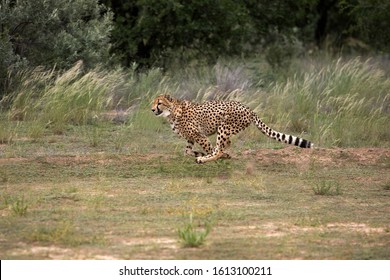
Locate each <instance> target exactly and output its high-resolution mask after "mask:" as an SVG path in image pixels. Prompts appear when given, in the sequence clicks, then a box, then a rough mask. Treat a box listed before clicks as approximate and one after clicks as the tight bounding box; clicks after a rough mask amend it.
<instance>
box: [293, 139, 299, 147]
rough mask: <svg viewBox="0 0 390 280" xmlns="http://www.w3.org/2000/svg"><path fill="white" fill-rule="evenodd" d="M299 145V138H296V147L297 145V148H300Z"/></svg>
mask: <svg viewBox="0 0 390 280" xmlns="http://www.w3.org/2000/svg"><path fill="white" fill-rule="evenodd" d="M298 144H299V138H298V137H297V138H295V143H294V145H295V146H298Z"/></svg>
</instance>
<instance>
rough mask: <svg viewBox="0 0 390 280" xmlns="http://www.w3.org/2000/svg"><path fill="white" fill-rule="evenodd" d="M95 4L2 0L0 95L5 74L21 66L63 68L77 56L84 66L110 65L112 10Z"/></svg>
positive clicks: (88, 1)
mask: <svg viewBox="0 0 390 280" xmlns="http://www.w3.org/2000/svg"><path fill="white" fill-rule="evenodd" d="M98 2H99V1H97V0H75V1H68V0H34V1H30V0H19V1H11V0H2V2H1V5H0V18H1V20H2V23H1V31H0V74H1V75H0V77H2V80H0V90H2V91H1V92H0V98H1V97H2V96H3V95H4V92H5V91H9V89H8V87H7V86H8V81H7V79H8V78H3V77H7V76H9V75H12V74H13V73H15V71H16V72H17V71H19V70H21V69H23V68H24V67H25V66H30V67H36V66H44V67H46V68H53V67H54V66H55V67H56V68H57V69H58V68H59V69H67V68H70V67H71V66H72V65H73V64H74V63H76V62H77V61H78V60H83V61H84V64H85V65H86V66H88V67H94V66H96V65H97V64H103V63H108V61H109V60H110V53H109V51H110V46H111V45H110V38H109V35H110V32H111V29H112V18H113V14H112V13H111V12H110V11H108V10H107V9H106V8H105V7H104V6H102V5H99V3H98ZM21 66H23V67H21ZM7 73H8V74H7Z"/></svg>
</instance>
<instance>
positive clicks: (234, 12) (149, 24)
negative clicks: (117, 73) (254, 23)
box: [103, 0, 249, 65]
mask: <svg viewBox="0 0 390 280" xmlns="http://www.w3.org/2000/svg"><path fill="white" fill-rule="evenodd" d="M103 2H105V3H107V4H110V6H111V8H112V10H113V11H114V13H115V23H116V25H115V29H114V30H113V34H112V38H113V43H114V48H113V51H114V53H116V54H119V55H120V56H121V58H122V61H123V62H124V64H125V65H130V64H131V63H132V62H134V61H137V62H139V63H141V64H143V65H152V64H158V65H165V63H166V62H167V61H169V60H171V59H172V58H179V59H185V58H189V59H191V58H197V59H202V58H203V59H207V60H215V58H216V57H218V56H219V55H220V54H225V55H231V54H237V53H240V51H241V49H242V47H243V43H244V41H245V40H246V39H247V38H246V36H247V35H248V28H249V25H248V22H249V18H248V13H247V10H246V9H245V7H244V6H243V5H242V4H241V3H240V2H237V1H234V0H220V1H214V0H198V1H193V2H188V1H184V0H163V1H162V0H137V1H121V0H112V1H103Z"/></svg>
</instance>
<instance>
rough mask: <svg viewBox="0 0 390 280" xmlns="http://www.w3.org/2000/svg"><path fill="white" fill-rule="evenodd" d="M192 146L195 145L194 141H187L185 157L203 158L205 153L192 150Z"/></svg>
mask: <svg viewBox="0 0 390 280" xmlns="http://www.w3.org/2000/svg"><path fill="white" fill-rule="evenodd" d="M194 144H195V143H194V141H192V140H187V146H186V149H185V151H184V153H185V154H187V155H190V156H194V157H201V156H205V153H202V152H198V151H194V150H193V147H194Z"/></svg>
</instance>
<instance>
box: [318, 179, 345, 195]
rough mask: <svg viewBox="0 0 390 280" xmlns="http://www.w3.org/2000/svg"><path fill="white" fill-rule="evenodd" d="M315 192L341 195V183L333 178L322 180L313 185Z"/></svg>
mask: <svg viewBox="0 0 390 280" xmlns="http://www.w3.org/2000/svg"><path fill="white" fill-rule="evenodd" d="M313 192H314V194H316V195H340V194H341V188H340V184H339V183H338V182H336V181H333V180H321V181H318V182H317V183H316V185H315V186H314V187H313Z"/></svg>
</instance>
